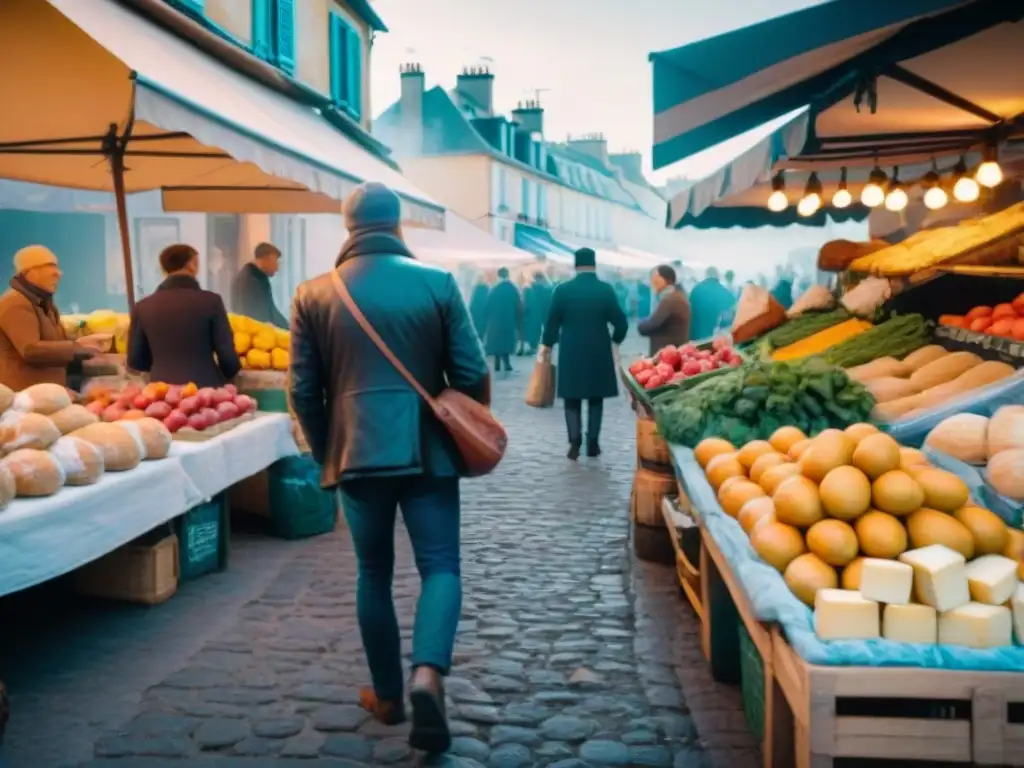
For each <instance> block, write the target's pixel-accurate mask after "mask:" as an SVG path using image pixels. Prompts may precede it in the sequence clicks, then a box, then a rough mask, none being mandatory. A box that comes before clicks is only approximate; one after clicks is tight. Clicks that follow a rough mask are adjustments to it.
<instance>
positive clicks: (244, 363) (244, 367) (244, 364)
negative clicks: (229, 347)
mask: <svg viewBox="0 0 1024 768" xmlns="http://www.w3.org/2000/svg"><path fill="white" fill-rule="evenodd" d="M239 362H241V363H242V370H243V371H247V370H249V361H248V360H246V359H245V358H244V357H243V358H242V359H241V360H240V361H239Z"/></svg>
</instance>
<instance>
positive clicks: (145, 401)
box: [132, 392, 156, 411]
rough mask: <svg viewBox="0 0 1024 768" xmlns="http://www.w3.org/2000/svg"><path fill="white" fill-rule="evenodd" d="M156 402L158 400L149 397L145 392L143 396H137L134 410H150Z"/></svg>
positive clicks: (133, 405) (133, 403) (134, 400)
mask: <svg viewBox="0 0 1024 768" xmlns="http://www.w3.org/2000/svg"><path fill="white" fill-rule="evenodd" d="M155 400H156V399H155V398H154V397H152V396H150V395H147V394H146V393H145V392H143V393H142V394H138V395H136V396H135V398H134V399H133V400H132V408H135V409H137V410H140V411H144V410H146V409H147V408H149V406H151V405H152V404H153V403H154V402H155Z"/></svg>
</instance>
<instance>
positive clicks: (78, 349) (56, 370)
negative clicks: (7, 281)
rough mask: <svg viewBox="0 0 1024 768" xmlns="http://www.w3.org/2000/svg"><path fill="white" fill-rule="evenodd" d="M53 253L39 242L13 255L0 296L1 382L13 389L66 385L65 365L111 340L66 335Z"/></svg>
mask: <svg viewBox="0 0 1024 768" xmlns="http://www.w3.org/2000/svg"><path fill="white" fill-rule="evenodd" d="M60 277H61V271H60V266H59V265H58V263H57V256H56V255H55V254H54V253H53V251H51V250H50V249H49V248H46V247H45V246H42V245H29V246H27V247H25V248H22V249H21V250H20V251H18V252H17V253H16V254H15V255H14V277H12V278H11V287H10V288H8V289H7V290H6V291H5V292H4V294H3V295H2V296H0V384H5V385H7V386H8V387H10V388H11V389H13V390H19V389H25V387H29V386H31V385H33V384H43V383H49V384H60V385H61V386H64V387H66V386H67V383H68V366H69V365H71V364H73V363H76V362H81V361H82V360H85V359H87V358H90V357H92V356H93V355H95V354H96V353H97V351H99V349H100V348H102V347H103V345H104V342H105V343H106V345H107V346H109V345H110V339H109V338H105V337H102V336H88V337H85V338H82V339H79V340H78V341H77V342H75V341H71V340H70V339H68V337H67V334H66V333H65V332H64V326H63V325H61V322H60V312H58V311H57V306H56V304H54V300H53V295H54V294H55V293H56V292H57V286H58V285H59V284H60Z"/></svg>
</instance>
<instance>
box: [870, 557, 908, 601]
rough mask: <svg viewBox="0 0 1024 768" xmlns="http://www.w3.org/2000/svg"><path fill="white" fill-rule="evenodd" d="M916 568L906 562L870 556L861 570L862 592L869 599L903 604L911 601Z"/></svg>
mask: <svg viewBox="0 0 1024 768" xmlns="http://www.w3.org/2000/svg"><path fill="white" fill-rule="evenodd" d="M913 586H914V569H913V568H911V567H910V566H909V565H907V564H906V563H897V562H895V561H894V560H880V559H878V558H876V557H869V558H867V559H865V560H864V563H863V564H862V565H861V570H860V593H861V595H862V596H863V597H865V598H867V599H868V600H876V601H878V602H879V603H889V604H892V605H903V604H904V603H909V602H910V591H911V589H912V588H913Z"/></svg>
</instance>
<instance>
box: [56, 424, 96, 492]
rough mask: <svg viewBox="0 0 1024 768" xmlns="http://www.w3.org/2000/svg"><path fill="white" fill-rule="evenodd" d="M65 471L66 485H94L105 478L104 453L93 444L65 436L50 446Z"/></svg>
mask: <svg viewBox="0 0 1024 768" xmlns="http://www.w3.org/2000/svg"><path fill="white" fill-rule="evenodd" d="M50 453H52V454H53V455H54V457H56V459H57V461H59V462H60V466H61V469H63V470H64V484H65V485H92V484H93V483H95V482H97V481H98V480H99V479H100V478H101V477H102V476H103V453H102V452H101V451H100V449H99V448H97V447H96V446H95V445H93V444H92V443H87V442H86V441H85V440H82V439H81V438H79V437H71V436H70V435H65V436H64V437H62V438H60V439H59V440H58V441H57V442H55V443H54V444H53V445H51V446H50Z"/></svg>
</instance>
